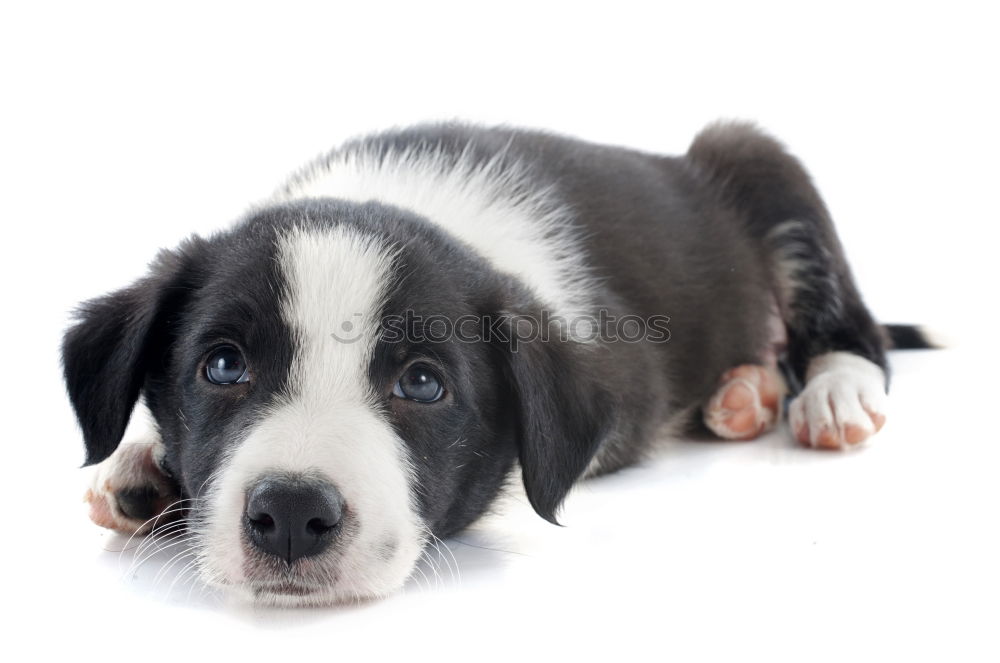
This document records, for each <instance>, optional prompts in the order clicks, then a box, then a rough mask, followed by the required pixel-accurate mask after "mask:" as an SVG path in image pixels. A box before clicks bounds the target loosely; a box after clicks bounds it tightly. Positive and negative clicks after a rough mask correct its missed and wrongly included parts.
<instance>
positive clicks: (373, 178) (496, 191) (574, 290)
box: [277, 145, 593, 319]
mask: <svg viewBox="0 0 1000 663" xmlns="http://www.w3.org/2000/svg"><path fill="white" fill-rule="evenodd" d="M315 197H332V198H340V199H343V200H349V201H353V202H368V201H372V200H374V201H378V202H381V203H385V204H388V205H393V206H396V207H400V208H403V209H407V210H410V211H411V212H414V213H416V214H418V215H420V216H422V217H424V218H426V219H427V220H429V221H430V222H431V223H433V224H435V225H437V226H438V227H440V228H441V229H442V230H444V231H445V232H446V233H448V234H450V235H451V236H453V237H455V238H457V239H459V240H460V241H462V242H463V243H465V244H467V245H469V246H471V247H472V248H473V249H474V250H475V251H476V252H477V253H479V254H480V255H481V256H482V257H484V258H486V259H487V260H488V261H489V262H490V264H491V265H493V266H494V267H495V268H496V269H497V270H499V271H501V272H503V273H506V274H510V275H513V276H515V277H517V278H518V279H519V280H520V282H521V283H523V284H524V285H526V286H527V287H529V288H531V289H532V290H533V291H534V293H535V294H536V296H538V297H539V299H540V300H541V301H542V302H543V303H544V304H545V305H546V306H547V307H548V308H549V309H550V310H551V311H552V312H553V313H554V314H556V315H561V316H563V317H566V318H567V319H573V318H574V317H578V316H582V315H587V314H589V312H590V309H591V301H590V299H591V292H592V290H593V288H592V287H591V277H590V275H589V272H588V269H587V267H586V264H585V262H584V251H583V248H582V247H581V246H580V242H579V239H578V238H577V236H576V233H577V231H576V229H575V227H574V226H573V221H572V214H571V212H570V210H569V208H568V207H567V206H566V205H564V204H563V203H561V201H560V200H559V199H558V197H557V195H556V193H555V191H554V188H553V187H552V186H547V187H545V186H540V185H539V184H538V183H537V182H534V181H533V178H532V176H531V174H530V173H529V172H528V171H527V169H526V168H525V167H524V166H522V165H520V164H519V163H517V162H516V161H512V160H511V159H510V157H509V156H508V155H507V154H506V152H504V151H501V152H499V153H497V154H496V155H495V156H494V157H492V158H491V159H488V160H485V161H482V160H479V161H477V160H476V159H475V158H474V157H473V155H472V152H471V149H470V148H469V147H467V148H466V149H465V151H464V152H462V153H460V154H458V155H453V154H448V153H446V152H445V151H444V148H442V147H440V146H428V145H419V146H414V147H412V148H409V149H405V150H395V151H389V152H388V153H387V154H382V155H376V154H374V153H372V152H371V151H366V150H364V149H360V150H359V149H351V150H346V151H343V152H339V153H335V154H333V155H332V156H330V157H328V158H325V159H321V160H320V161H318V162H316V163H315V164H313V165H312V166H310V167H309V168H307V169H306V171H305V172H304V173H302V174H301V175H300V176H299V177H298V178H296V179H295V180H294V181H293V182H292V184H291V185H289V187H288V188H287V189H286V190H285V191H284V192H282V193H281V194H279V195H278V197H277V198H278V200H279V201H288V200H295V199H299V198H315Z"/></svg>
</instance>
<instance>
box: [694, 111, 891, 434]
mask: <svg viewBox="0 0 1000 663" xmlns="http://www.w3.org/2000/svg"><path fill="white" fill-rule="evenodd" d="M688 158H689V159H691V160H692V161H693V162H694V163H695V164H696V166H697V167H699V168H700V169H702V171H703V173H704V174H706V175H707V176H708V177H709V178H710V179H711V180H712V181H713V182H714V183H715V185H716V186H717V187H718V191H719V193H720V195H721V196H722V197H723V198H724V199H725V200H727V202H729V204H731V205H732V206H733V207H734V208H735V209H739V210H741V211H742V213H743V221H744V223H745V224H746V228H747V230H748V232H749V234H750V235H751V236H752V237H753V238H755V239H756V240H757V241H758V242H760V248H761V250H762V252H763V255H764V257H765V259H766V260H767V261H768V262H769V263H770V266H771V272H772V275H773V278H772V280H773V283H774V289H775V292H776V293H777V295H778V303H779V307H780V310H781V319H782V321H783V323H784V326H785V328H786V330H787V337H788V345H787V355H786V359H787V365H788V367H789V368H790V370H791V373H792V376H793V378H794V379H795V380H797V381H798V382H800V383H802V384H803V386H802V389H801V393H800V394H799V395H798V397H797V398H796V399H795V401H793V402H792V404H791V405H790V406H789V420H790V423H791V425H792V430H793V431H794V433H795V435H796V437H797V438H798V439H799V440H800V441H801V442H803V443H805V444H808V445H809V446H812V447H816V448H820V447H821V448H834V449H844V448H848V447H851V446H854V445H857V444H859V443H860V442H863V441H864V440H866V439H867V438H869V437H870V436H871V435H873V434H874V433H875V432H877V431H878V430H879V429H880V428H881V427H882V424H883V423H884V421H885V399H886V396H885V394H886V388H887V385H888V367H887V362H886V356H885V346H886V341H885V338H884V337H883V333H882V329H881V328H880V327H879V326H878V325H877V324H876V323H875V321H874V319H873V318H872V315H871V314H870V313H869V311H868V309H867V307H866V306H865V305H864V302H863V301H862V298H861V295H860V293H859V292H858V289H857V286H856V285H855V283H854V278H853V276H852V274H851V270H850V267H849V266H848V264H847V260H846V258H845V256H844V252H843V250H842V248H841V246H840V242H839V240H838V239H837V235H836V232H835V230H834V227H833V222H832V220H831V219H830V215H829V213H828V212H827V209H826V207H825V205H824V204H823V201H822V199H821V198H820V196H819V193H818V192H817V191H816V189H815V187H813V185H812V182H811V181H810V179H809V176H808V175H807V174H806V172H805V170H804V169H803V168H802V166H801V164H800V163H799V162H798V161H797V160H796V159H795V158H794V157H792V156H791V155H789V154H788V153H787V152H785V150H784V148H783V147H782V146H781V145H780V144H779V143H778V142H777V141H775V140H773V139H771V138H770V137H768V136H766V135H764V134H762V133H761V132H759V131H757V130H755V129H753V128H752V127H749V126H746V125H732V124H731V125H717V126H715V127H711V128H709V129H708V130H706V131H705V132H703V133H702V134H701V135H700V136H699V137H698V138H697V139H696V140H695V142H694V144H693V145H692V147H691V149H690V150H689V152H688Z"/></svg>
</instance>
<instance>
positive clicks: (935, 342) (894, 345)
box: [882, 325, 945, 350]
mask: <svg viewBox="0 0 1000 663" xmlns="http://www.w3.org/2000/svg"><path fill="white" fill-rule="evenodd" d="M882 328H883V329H884V330H885V333H886V335H887V336H888V337H889V347H890V349H892V350H939V349H942V348H944V347H945V344H944V343H943V342H942V341H941V339H939V338H938V337H937V336H936V335H934V334H931V333H930V332H928V331H927V330H926V329H925V328H923V327H919V326H917V325H882Z"/></svg>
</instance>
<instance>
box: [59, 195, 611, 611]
mask: <svg viewBox="0 0 1000 663" xmlns="http://www.w3.org/2000/svg"><path fill="white" fill-rule="evenodd" d="M512 313H513V314H516V315H534V314H538V313H540V311H539V310H538V304H537V303H535V302H534V300H533V297H532V295H531V294H530V293H529V292H526V291H525V290H524V289H523V288H521V287H519V286H518V284H517V283H516V282H514V281H512V280H511V279H510V278H508V277H505V276H504V275H502V274H499V273H496V272H495V271H494V270H492V269H491V268H490V266H489V265H488V264H487V263H485V261H483V260H482V259H481V258H479V257H477V256H475V255H473V254H472V253H470V252H469V251H468V250H467V249H465V248H464V247H462V246H460V245H457V244H455V243H454V242H452V241H450V240H448V239H447V238H446V237H445V236H443V235H441V234H439V233H438V232H437V231H435V230H434V229H433V228H432V227H431V226H430V225H429V224H427V223H425V222H423V221H421V220H420V219H417V218H413V217H410V216H408V215H407V214H406V213H404V212H402V211H400V210H396V209H392V208H386V207H381V206H377V205H347V204H343V203H336V202H334V201H312V202H310V203H308V204H305V205H297V206H287V207H281V208H275V209H271V210H267V211H265V212H262V213H260V214H258V215H256V216H255V217H254V218H252V219H249V220H247V221H246V222H244V223H243V224H241V225H240V226H238V227H237V228H235V229H234V230H233V231H230V232H228V233H225V234H221V235H218V236H215V237H213V238H211V239H209V240H202V239H197V238H196V239H193V240H191V241H189V242H187V243H186V244H185V245H183V246H182V247H181V248H180V249H179V250H178V251H176V252H169V253H165V254H163V255H161V257H160V258H159V260H158V261H157V262H156V263H155V264H154V266H153V270H152V273H151V274H150V276H148V277H147V278H146V279H144V280H142V281H140V282H138V283H136V284H135V285H133V286H132V287H130V288H128V289H125V290H122V291H119V292H117V293H114V294H112V295H109V296H107V297H105V298H102V299H98V300H94V301H92V302H89V303H88V304H86V305H85V306H84V308H83V310H82V312H81V316H80V318H81V319H80V321H79V322H78V323H77V325H76V326H75V327H73V328H72V329H71V330H70V331H69V333H68V334H67V338H66V342H65V345H64V363H65V367H66V377H67V384H68V387H69V392H70V397H71V400H72V401H73V404H74V407H75V408H76V410H77V414H78V417H79V420H80V422H81V426H82V428H83V430H84V434H85V439H86V444H87V451H88V462H89V463H94V462H99V461H101V460H103V459H104V458H106V457H107V456H108V455H110V454H111V453H112V452H113V451H114V449H115V447H116V446H117V444H118V443H119V441H120V439H121V436H122V434H123V432H124V428H125V426H126V424H127V422H128V418H129V415H130V412H131V409H132V406H133V404H134V402H135V400H136V399H137V397H138V396H139V395H140V393H141V394H142V395H144V397H145V399H146V401H147V403H148V405H149V407H150V409H151V411H152V412H153V415H154V417H155V419H156V422H157V425H158V427H159V431H160V434H161V437H162V441H163V444H164V447H165V461H164V465H165V469H166V470H167V471H168V472H169V473H170V474H172V475H173V476H174V477H175V478H176V480H177V481H178V483H179V484H180V485H181V487H182V492H183V493H184V496H185V497H188V498H190V499H191V502H190V504H191V511H190V516H189V517H190V527H191V530H192V531H193V533H194V535H195V536H194V540H195V541H196V547H197V553H198V555H199V568H200V569H201V570H202V572H203V574H204V576H205V578H206V579H207V580H209V581H211V582H214V583H216V584H218V585H222V586H225V587H227V588H230V589H232V590H234V591H236V592H237V593H240V594H242V595H244V596H247V597H250V598H253V599H255V600H260V601H266V602H275V603H286V604H294V603H330V602H335V601H340V600H344V599H354V598H360V597H370V596H378V595H383V594H386V593H388V592H390V591H392V590H394V589H396V588H398V587H399V586H400V585H401V584H402V583H403V582H404V581H405V580H406V578H407V577H408V576H409V574H410V573H411V572H412V571H413V568H414V565H415V563H416V560H417V559H418V558H419V556H420V553H421V551H422V548H423V546H424V544H425V542H426V541H427V540H428V539H429V538H430V537H431V536H432V535H434V536H439V537H444V536H447V535H448V534H450V533H453V532H455V531H457V530H458V529H460V528H462V527H464V526H465V525H467V524H468V523H470V522H471V521H472V520H474V519H475V518H476V517H477V516H479V515H480V514H481V513H482V512H483V510H484V509H486V508H487V506H488V505H489V503H490V502H491V500H492V499H493V498H494V497H495V495H496V493H497V491H498V490H499V489H500V487H501V485H502V483H503V482H504V480H505V478H506V477H507V475H508V474H509V472H510V470H511V468H512V466H513V464H514V462H515V461H516V460H520V462H521V465H522V468H523V470H524V478H525V485H526V489H527V492H528V496H529V499H530V500H531V502H532V504H533V505H534V506H535V508H536V510H538V512H539V513H540V514H541V515H542V516H543V517H546V518H548V519H550V520H551V519H553V513H554V511H555V509H556V508H557V506H558V505H559V503H560V502H561V500H562V499H563V497H564V496H565V494H566V492H567V491H568V489H569V487H570V486H571V485H572V483H573V481H575V480H576V478H578V477H579V475H580V474H581V473H582V472H583V470H584V469H585V467H586V465H587V463H588V462H589V460H590V458H591V457H592V456H593V454H594V451H595V449H596V446H597V444H598V443H599V441H600V440H599V438H600V431H601V430H602V429H603V428H604V425H605V422H604V419H603V415H602V413H603V412H605V411H607V408H606V407H604V406H603V405H602V404H603V402H604V401H605V400H606V399H604V398H603V397H602V395H601V390H600V388H599V387H598V386H597V384H596V383H595V382H593V381H591V380H589V379H588V378H587V376H586V371H585V370H584V369H583V368H582V367H583V366H584V357H583V355H585V354H586V349H584V348H580V347H577V346H575V345H573V344H567V343H559V342H558V341H556V342H552V343H541V342H534V343H527V344H522V345H520V347H517V348H516V350H515V346H514V342H513V333H512V330H511V327H510V324H509V322H510V321H509V316H510V315H511V314H512ZM449 325H450V326H449Z"/></svg>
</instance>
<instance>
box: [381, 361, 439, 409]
mask: <svg viewBox="0 0 1000 663" xmlns="http://www.w3.org/2000/svg"><path fill="white" fill-rule="evenodd" d="M392 395H393V396H396V397H398V398H405V399H407V400H411V401H416V402H418V403H433V402H434V401H439V400H441V397H442V396H444V387H443V386H442V385H441V379H440V378H438V376H437V373H435V372H434V371H433V370H432V369H431V368H430V367H429V366H427V365H426V364H414V365H413V366H410V367H409V368H408V369H406V372H405V373H403V377H401V378H399V381H398V382H396V385H395V386H394V387H393V388H392Z"/></svg>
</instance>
